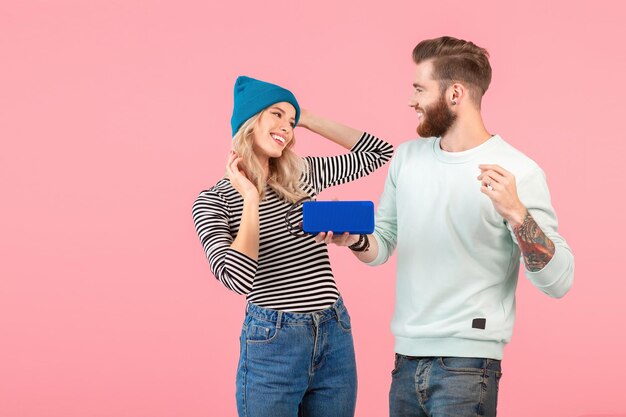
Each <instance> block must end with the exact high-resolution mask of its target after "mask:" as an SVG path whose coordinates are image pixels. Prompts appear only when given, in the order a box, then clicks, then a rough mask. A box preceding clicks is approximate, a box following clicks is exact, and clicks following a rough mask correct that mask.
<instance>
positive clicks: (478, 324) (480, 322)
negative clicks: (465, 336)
mask: <svg viewBox="0 0 626 417" xmlns="http://www.w3.org/2000/svg"><path fill="white" fill-rule="evenodd" d="M486 325H487V319H474V320H472V329H484V328H485V326H486Z"/></svg>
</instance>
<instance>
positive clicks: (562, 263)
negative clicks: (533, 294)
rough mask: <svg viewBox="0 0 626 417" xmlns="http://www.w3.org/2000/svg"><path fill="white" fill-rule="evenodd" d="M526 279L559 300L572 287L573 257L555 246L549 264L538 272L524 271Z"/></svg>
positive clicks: (566, 250)
mask: <svg viewBox="0 0 626 417" xmlns="http://www.w3.org/2000/svg"><path fill="white" fill-rule="evenodd" d="M526 277H527V278H528V279H530V280H531V282H532V283H533V285H534V286H535V287H537V288H538V289H540V290H541V291H543V292H545V293H546V294H548V295H549V296H551V297H556V298H560V297H562V296H564V295H565V293H566V292H567V291H569V289H570V287H571V286H572V281H573V279H574V257H573V255H572V253H571V252H570V251H569V250H568V249H566V248H563V247H562V246H556V247H555V250H554V255H553V256H552V259H550V262H548V264H547V265H546V266H544V267H543V269H541V270H539V271H536V272H532V271H528V270H526Z"/></svg>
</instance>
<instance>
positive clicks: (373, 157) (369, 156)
mask: <svg viewBox="0 0 626 417" xmlns="http://www.w3.org/2000/svg"><path fill="white" fill-rule="evenodd" d="M392 154H393V146H392V145H391V144H389V143H387V142H385V141H384V140H382V139H379V138H377V137H376V136H373V135H370V134H369V133H363V135H362V136H361V138H360V139H359V140H358V141H357V143H355V144H354V146H353V147H352V149H350V153H347V154H343V155H337V156H332V157H310V156H309V157H306V158H304V159H305V161H306V162H307V165H308V173H307V175H308V177H309V178H308V180H309V182H310V183H311V184H312V185H313V187H314V189H315V192H316V193H320V192H321V191H322V190H324V189H326V188H328V187H332V186H335V185H339V184H344V183H346V182H350V181H354V180H356V179H358V178H361V177H363V176H366V175H369V174H371V173H372V172H374V171H375V170H377V169H378V168H380V167H381V166H383V165H384V164H385V163H386V162H387V161H389V159H391V155H392Z"/></svg>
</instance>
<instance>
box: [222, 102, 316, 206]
mask: <svg viewBox="0 0 626 417" xmlns="http://www.w3.org/2000/svg"><path fill="white" fill-rule="evenodd" d="M262 113H263V112H260V113H257V114H255V115H254V116H252V117H251V118H249V119H248V120H246V121H245V122H244V123H243V124H242V125H241V127H240V128H239V130H238V131H237V133H236V134H235V136H233V150H234V151H235V152H236V153H237V154H238V155H239V156H241V157H242V158H243V161H242V164H240V167H241V168H242V169H243V171H244V173H245V174H246V177H248V179H249V180H250V181H251V182H252V183H253V184H254V185H255V186H256V188H257V190H259V196H260V197H261V198H263V197H265V185H266V184H267V185H269V186H270V187H271V188H272V189H273V190H274V191H275V192H276V194H278V197H280V198H281V199H283V200H286V201H289V202H291V203H295V202H296V201H298V200H299V199H301V198H303V197H306V196H307V194H306V193H305V192H304V191H303V190H302V188H301V186H300V179H301V176H302V173H303V171H304V165H305V164H304V160H303V159H302V158H300V157H299V156H298V155H296V153H295V152H294V151H293V150H292V148H293V146H294V145H295V144H296V138H295V136H294V137H293V139H291V140H290V141H289V143H288V144H287V146H286V147H285V149H284V150H283V153H282V155H281V156H280V157H279V158H270V160H269V175H268V178H267V181H266V179H265V177H264V171H263V166H262V165H261V164H260V163H259V161H258V160H257V158H256V157H255V156H254V149H253V145H254V128H255V126H256V124H257V121H258V119H259V117H260V116H261V114H262Z"/></svg>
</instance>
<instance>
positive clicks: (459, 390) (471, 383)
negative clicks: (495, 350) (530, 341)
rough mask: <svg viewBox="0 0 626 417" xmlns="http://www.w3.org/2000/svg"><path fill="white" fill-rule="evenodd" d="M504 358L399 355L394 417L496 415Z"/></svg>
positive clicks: (391, 412) (394, 382) (394, 374)
mask: <svg viewBox="0 0 626 417" xmlns="http://www.w3.org/2000/svg"><path fill="white" fill-rule="evenodd" d="M500 366H501V365H500V361H499V360H496V359H486V358H459V357H410V356H404V355H399V354H396V364H395V368H394V370H393V372H392V373H391V375H392V381H391V390H390V392H389V415H390V416H391V417H430V416H436V417H470V416H471V417H476V416H486V417H495V415H496V408H497V405H498V386H499V382H500V377H501V376H502V369H501V367H500Z"/></svg>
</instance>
